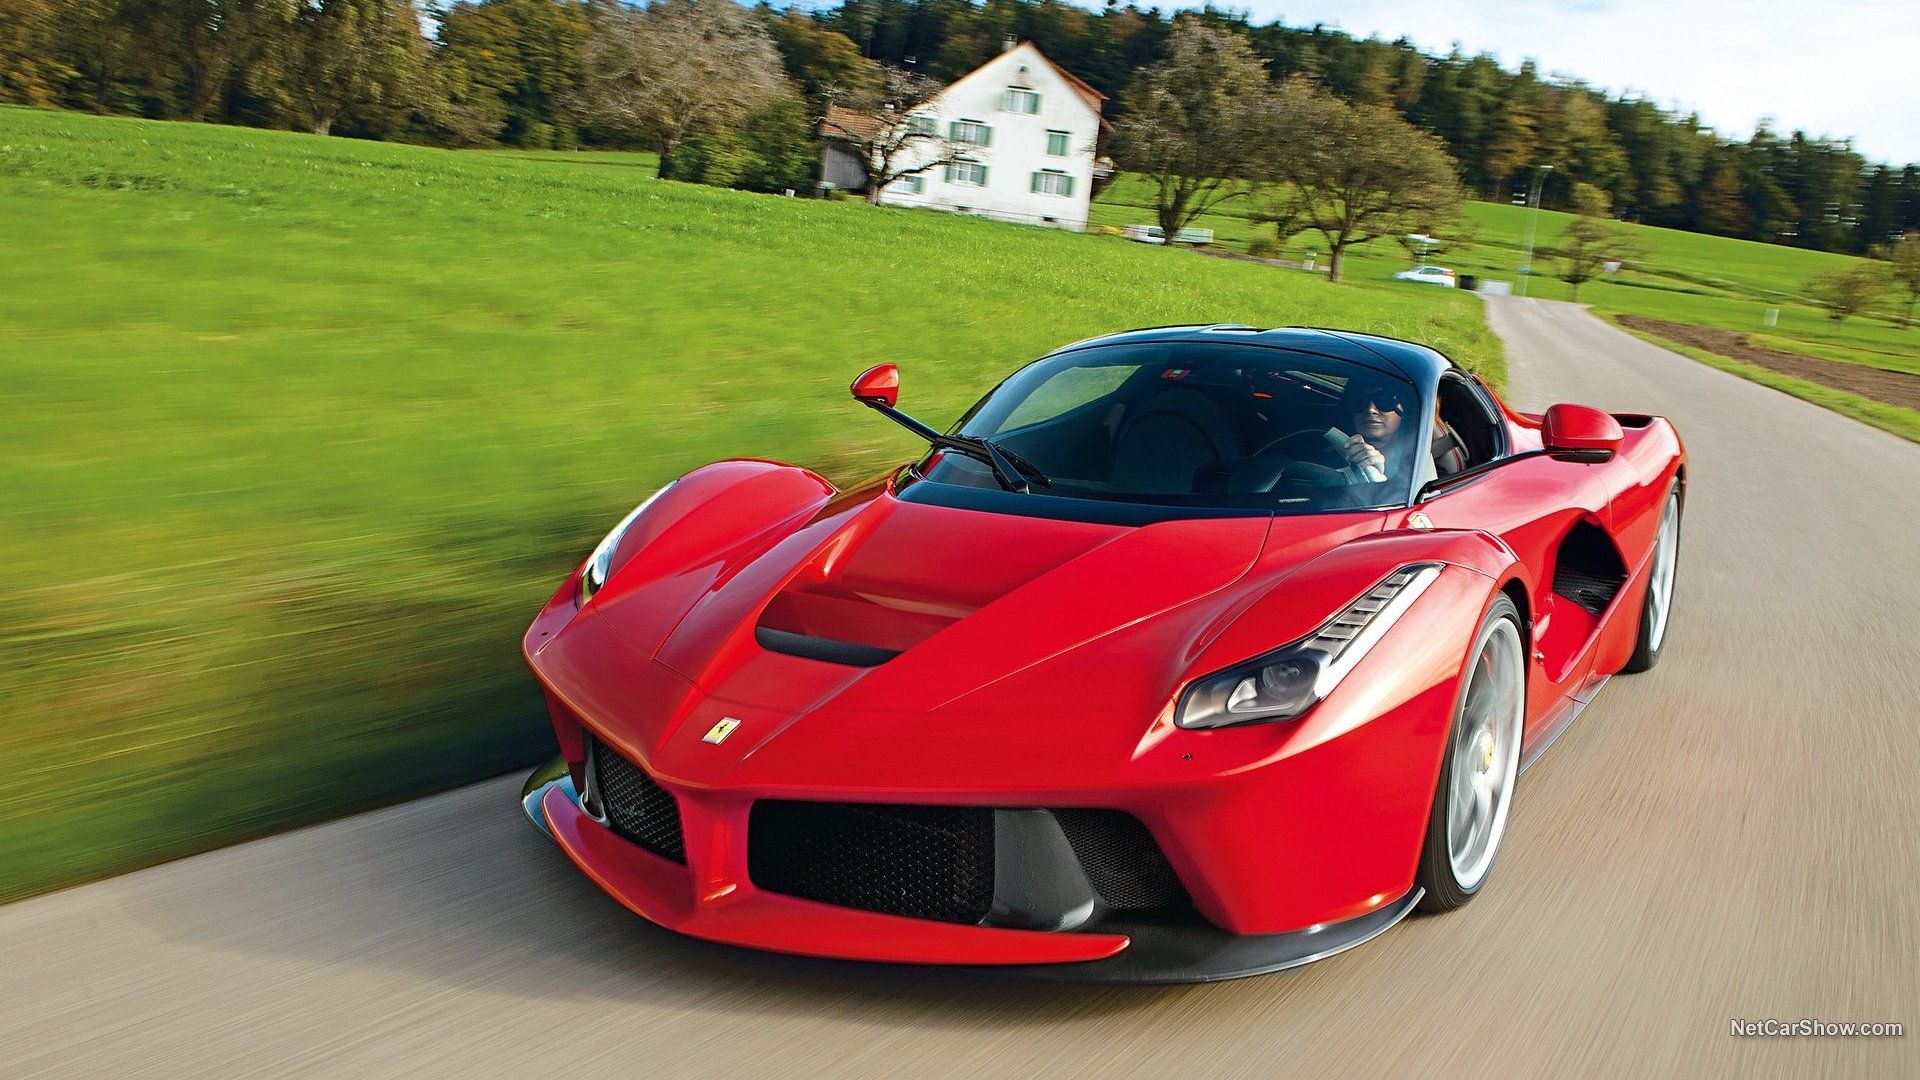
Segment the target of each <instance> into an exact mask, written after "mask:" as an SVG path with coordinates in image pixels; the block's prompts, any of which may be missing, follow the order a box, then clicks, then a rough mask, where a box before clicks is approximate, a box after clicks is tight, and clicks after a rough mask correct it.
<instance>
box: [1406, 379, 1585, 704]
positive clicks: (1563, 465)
mask: <svg viewBox="0 0 1920 1080" xmlns="http://www.w3.org/2000/svg"><path fill="white" fill-rule="evenodd" d="M1475 393H1476V395H1477V396H1479V398H1480V400H1481V402H1482V405H1483V407H1484V408H1487V409H1489V410H1492V409H1493V406H1492V405H1491V403H1489V402H1486V399H1485V397H1484V394H1483V393H1482V392H1480V391H1479V390H1478V388H1475ZM1494 415H1495V416H1498V415H1499V414H1498V413H1497V412H1496V413H1494ZM1496 422H1497V423H1498V424H1499V427H1500V429H1501V430H1500V432H1499V434H1500V436H1501V438H1500V440H1499V445H1497V446H1495V447H1494V448H1493V450H1492V454H1491V456H1492V458H1493V459H1495V460H1498V459H1504V458H1506V457H1511V456H1513V455H1515V454H1518V453H1520V452H1522V451H1524V450H1528V449H1537V448H1538V447H1539V433H1538V432H1537V431H1532V430H1530V429H1527V428H1523V427H1520V426H1518V425H1514V424H1510V423H1507V422H1506V421H1504V420H1498V421H1496ZM1483 460H1485V458H1484V455H1483ZM1479 463H1480V462H1477V461H1472V460H1470V461H1469V466H1470V467H1471V466H1473V465H1477V464H1479ZM1613 495H1614V492H1612V491H1611V490H1610V489H1609V486H1608V484H1607V483H1606V480H1605V479H1604V476H1603V470H1602V469H1601V468H1599V467H1597V466H1592V465H1583V464H1579V463H1576V462H1569V461H1560V460H1557V459H1555V458H1550V457H1544V456H1543V457H1532V458H1526V459H1524V460H1519V461H1514V462H1512V463H1510V464H1506V465H1501V466H1499V467H1497V468H1493V469H1491V470H1489V471H1487V472H1485V473H1483V474H1481V475H1479V476H1477V477H1475V478H1474V479H1472V480H1467V481H1464V482H1462V483H1459V484H1457V485H1454V486H1452V487H1448V488H1443V489H1441V490H1440V491H1439V492H1438V493H1436V494H1434V495H1432V496H1430V497H1429V498H1428V499H1427V500H1426V501H1425V502H1423V503H1421V504H1419V505H1417V506H1415V507H1413V508H1412V510H1410V511H1408V513H1407V516H1408V517H1409V518H1410V517H1411V516H1412V514H1413V513H1415V512H1417V513H1421V514H1424V515H1426V520H1427V521H1428V522H1430V523H1431V527H1432V528H1435V529H1477V530H1480V531H1483V532H1487V533H1491V534H1493V535H1495V536H1498V537H1499V538H1500V539H1501V540H1502V541H1504V542H1505V543H1506V545H1507V546H1508V547H1509V548H1511V549H1512V550H1513V552H1514V554H1516V555H1517V556H1519V558H1520V562H1521V564H1522V566H1523V568H1524V569H1523V580H1524V581H1525V584H1526V587H1527V597H1528V606H1529V608H1530V610H1529V611H1528V612H1527V616H1528V623H1529V630H1530V637H1531V639H1532V640H1531V642H1530V647H1529V669H1530V672H1529V678H1528V680H1527V715H1528V717H1529V720H1530V722H1531V720H1532V719H1533V718H1537V717H1539V716H1541V715H1542V714H1543V713H1544V712H1545V711H1546V710H1547V709H1549V708H1550V707H1551V706H1552V705H1554V704H1555V703H1556V702H1558V701H1559V700H1560V699H1561V698H1562V697H1564V696H1565V695H1567V694H1570V693H1573V692H1575V691H1578V690H1579V689H1580V688H1581V686H1582V684H1583V683H1584V682H1585V680H1586V679H1587V677H1588V676H1589V675H1590V674H1591V672H1592V666H1593V665H1592V661H1593V641H1594V636H1595V632H1596V631H1597V630H1598V629H1599V619H1598V613H1597V612H1595V611H1593V610H1592V604H1591V600H1592V598H1591V597H1585V596H1584V595H1583V594H1581V593H1580V592H1579V583H1580V581H1583V580H1584V579H1583V578H1579V577H1578V576H1577V572H1578V571H1580V570H1581V569H1582V568H1583V567H1584V566H1585V564H1586V563H1587V562H1588V561H1590V560H1593V559H1601V560H1602V561H1604V553H1603V552H1599V551H1597V549H1595V548H1594V545H1595V544H1597V543H1601V542H1605V537H1606V534H1607V532H1608V513H1609V504H1610V502H1611V501H1612V498H1613ZM1609 546H1610V545H1609ZM1563 554H1565V555H1566V556H1567V557H1566V558H1564V559H1563V557H1562V556H1563ZM1556 573H1559V574H1560V576H1561V581H1560V582H1559V585H1560V588H1561V589H1565V590H1566V591H1567V592H1568V593H1572V594H1573V595H1566V594H1563V592H1561V591H1557V590H1556Z"/></svg>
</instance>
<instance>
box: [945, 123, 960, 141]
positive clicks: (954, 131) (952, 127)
mask: <svg viewBox="0 0 1920 1080" xmlns="http://www.w3.org/2000/svg"><path fill="white" fill-rule="evenodd" d="M947 138H949V139H952V140H953V141H955V142H959V141H960V121H958V120H951V121H948V122H947Z"/></svg>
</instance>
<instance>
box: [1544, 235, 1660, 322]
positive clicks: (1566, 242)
mask: <svg viewBox="0 0 1920 1080" xmlns="http://www.w3.org/2000/svg"><path fill="white" fill-rule="evenodd" d="M1549 254H1550V256H1551V257H1552V258H1553V259H1554V260H1555V261H1556V262H1558V263H1559V273H1558V276H1559V278H1560V280H1561V281H1564V282H1566V283H1567V284H1568V285H1570V286H1572V296H1571V299H1572V300H1573V301H1574V302H1575V303H1578V302H1579V300H1580V286H1582V285H1584V284H1586V283H1587V282H1589V281H1592V280H1593V279H1594V278H1596V277H1598V276H1599V275H1600V272H1601V271H1602V270H1604V269H1606V266H1607V264H1608V263H1621V264H1625V263H1628V262H1632V261H1633V260H1635V259H1643V258H1645V257H1646V248H1645V246H1644V245H1643V244H1641V242H1640V240H1639V238H1638V237H1636V236H1634V235H1633V234H1632V233H1631V232H1628V231H1627V227H1626V226H1624V225H1621V224H1620V223H1618V222H1615V221H1610V220H1608V219H1607V218H1603V217H1598V216H1594V215H1582V216H1580V217H1577V218H1574V219H1573V220H1572V221H1570V222H1568V223H1567V231H1566V232H1565V233H1563V234H1562V235H1561V237H1560V244H1559V246H1557V247H1555V248H1554V249H1552V251H1551V252H1550V253H1549Z"/></svg>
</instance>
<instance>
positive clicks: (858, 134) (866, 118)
mask: <svg viewBox="0 0 1920 1080" xmlns="http://www.w3.org/2000/svg"><path fill="white" fill-rule="evenodd" d="M1015 48H1027V49H1032V50H1033V54H1034V55H1035V56H1038V57H1039V58H1040V59H1041V60H1043V61H1045V62H1046V65H1047V66H1048V67H1050V68H1052V69H1053V71H1054V73H1055V74H1057V75H1059V76H1060V78H1061V80H1062V81H1064V82H1065V83H1066V84H1067V85H1068V86H1069V87H1071V88H1072V89H1073V92H1074V93H1075V94H1076V95H1078V96H1079V98H1080V100H1082V101H1084V102H1086V103H1087V107H1088V108H1091V109H1092V110H1093V112H1094V115H1095V116H1099V115H1100V112H1101V110H1102V108H1103V107H1104V106H1105V105H1106V101H1107V95H1105V94H1102V93H1101V92H1100V91H1098V90H1095V89H1094V88H1093V87H1092V86H1091V85H1090V84H1089V83H1088V82H1087V81H1086V80H1085V79H1082V78H1081V77H1080V76H1078V75H1075V74H1074V73H1073V72H1071V71H1068V70H1067V69H1066V68H1063V67H1061V66H1060V65H1059V64H1056V63H1054V62H1053V60H1052V59H1051V58H1049V57H1048V56H1047V54H1046V53H1043V52H1041V51H1040V46H1038V45H1035V44H1034V43H1033V42H1031V41H1022V42H1020V44H1019V45H1017V46H1015ZM1012 51H1013V50H1012V49H1009V50H1007V51H1006V52H1012ZM1006 52H1002V53H1000V54H998V55H996V56H994V57H993V58H991V59H989V60H988V61H987V62H986V63H984V64H981V65H980V67H977V68H974V69H973V71H969V72H967V73H966V74H965V75H962V76H961V77H960V78H958V79H956V80H954V82H953V85H952V86H949V87H947V90H951V89H953V87H954V86H958V85H959V84H960V83H962V82H964V81H966V80H967V79H970V78H972V77H973V76H974V74H975V73H977V72H979V71H980V69H981V68H984V67H986V66H987V65H988V64H991V63H993V61H994V60H998V59H999V58H1000V57H1001V56H1005V55H1006ZM947 90H942V91H941V92H940V94H945V93H946V92H947ZM940 94H936V95H934V100H936V101H938V100H939V98H940ZM1100 122H1101V123H1102V124H1103V125H1104V124H1105V123H1106V121H1105V120H1104V119H1102V120H1101V121H1100ZM882 126H883V124H882V121H881V119H880V118H879V117H877V116H871V115H868V114H866V113H862V112H855V111H854V110H852V109H846V108H842V107H840V106H838V105H829V106H827V112H826V115H825V116H822V117H821V118H820V134H821V135H822V136H823V137H825V138H829V139H834V138H839V139H852V140H855V141H859V142H864V141H866V140H868V139H871V138H873V137H874V136H876V135H878V134H879V133H880V130H881V128H882Z"/></svg>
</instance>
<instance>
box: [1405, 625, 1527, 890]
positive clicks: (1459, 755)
mask: <svg viewBox="0 0 1920 1080" xmlns="http://www.w3.org/2000/svg"><path fill="white" fill-rule="evenodd" d="M1523 640H1524V638H1523V636H1522V634H1521V631H1520V613H1519V612H1518V611H1517V610H1516V609H1515V608H1514V606H1513V601H1511V600H1509V599H1507V597H1505V596H1504V595H1503V596H1500V597H1499V598H1497V599H1495V600H1494V602H1493V606H1492V607H1491V608H1489V609H1488V610H1487V614H1486V616H1485V617H1484V618H1483V619H1481V621H1480V630H1479V633H1477V634H1475V635H1474V639H1473V641H1474V644H1473V651H1472V653H1470V654H1469V655H1470V656H1471V657H1472V659H1471V660H1470V661H1469V662H1468V664H1467V671H1466V676H1465V679H1464V685H1463V687H1462V689H1461V692H1460V701H1459V704H1458V705H1456V706H1455V707H1454V715H1453V726H1452V728H1451V730H1450V732H1449V734H1448V737H1447V749H1446V754H1445V756H1444V757H1443V759H1442V760H1441V763H1440V783H1439V785H1438V787H1437V788H1436V789H1435V791H1434V794H1433V808H1432V810H1430V811H1429V812H1428V815H1427V838H1426V844H1425V847H1424V848H1423V849H1422V851H1421V853H1420V867H1419V871H1418V873H1417V874H1416V877H1415V883H1416V884H1418V885H1419V886H1420V887H1421V888H1422V889H1423V890H1425V893H1426V895H1424V896H1423V897H1421V899H1420V910H1422V911H1452V910H1453V909H1454V908H1457V907H1460V906H1461V905H1463V904H1465V903H1466V902H1467V901H1469V900H1471V899H1473V898H1474V896H1475V895H1476V894H1478V893H1479V891H1480V888H1481V886H1483V885H1485V884H1486V881H1487V876H1488V874H1489V873H1491V871H1492V870H1493V861H1494V857H1495V856H1496V855H1498V854H1499V853H1500V838H1501V836H1502V835H1503V834H1504V833H1505V832H1506V827H1507V811H1508V809H1509V808H1510V806H1511V804H1512V801H1513V783H1514V779H1515V778H1516V777H1517V776H1518V775H1519V772H1520V727H1521V723H1522V721H1523V719H1524V716H1525V712H1526V706H1527V678H1526V667H1525V660H1526V652H1525V648H1524V646H1523V645H1522V641H1523Z"/></svg>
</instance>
